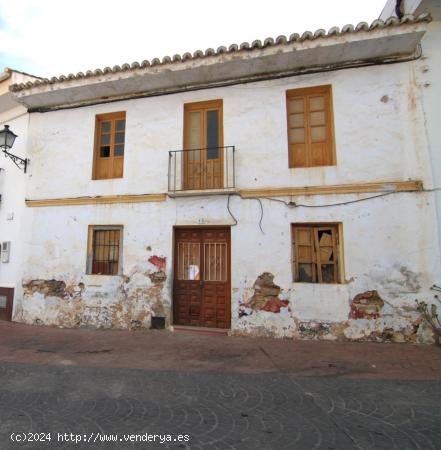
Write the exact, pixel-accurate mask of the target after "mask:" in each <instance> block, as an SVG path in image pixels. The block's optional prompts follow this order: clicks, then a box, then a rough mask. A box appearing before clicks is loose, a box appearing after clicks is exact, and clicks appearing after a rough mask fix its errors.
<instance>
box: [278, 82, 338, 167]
mask: <svg viewBox="0 0 441 450" xmlns="http://www.w3.org/2000/svg"><path fill="white" fill-rule="evenodd" d="M317 94H322V95H325V102H326V104H325V109H324V110H325V112H326V115H327V119H328V120H326V123H325V126H326V133H327V140H326V141H327V147H326V153H327V158H329V162H326V163H325V164H313V163H312V156H311V154H312V142H309V141H308V140H306V142H305V147H306V150H305V151H306V165H301V166H299V165H296V164H295V163H294V155H293V148H292V146H293V145H294V143H291V141H290V136H289V130H290V119H289V115H290V113H289V100H290V99H292V98H293V97H299V98H303V99H307V98H308V96H313V95H317ZM304 114H306V111H304ZM304 128H305V132H307V133H308V134H309V133H310V129H311V125H309V122H306V121H304ZM286 131H287V142H288V167H289V168H290V169H302V168H310V167H330V166H335V165H337V155H336V147H335V127H334V107H333V96H332V85H331V84H325V85H320V86H311V87H304V88H296V89H288V90H287V91H286Z"/></svg>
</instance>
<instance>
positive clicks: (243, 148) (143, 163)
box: [28, 64, 431, 198]
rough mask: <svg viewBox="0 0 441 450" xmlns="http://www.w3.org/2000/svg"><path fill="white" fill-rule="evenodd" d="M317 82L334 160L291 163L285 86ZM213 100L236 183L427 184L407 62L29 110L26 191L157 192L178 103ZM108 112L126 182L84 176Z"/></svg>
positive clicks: (175, 142)
mask: <svg viewBox="0 0 441 450" xmlns="http://www.w3.org/2000/svg"><path fill="white" fill-rule="evenodd" d="M322 84H332V88H333V104H334V121H335V134H336V148H337V165H336V166H333V167H321V168H306V169H289V168H288V164H287V161H288V154H287V151H288V150H287V148H288V144H287V132H286V104H285V103H286V100H285V93H286V90H287V89H293V88H301V87H306V86H313V85H322ZM217 98H221V99H223V102H224V144H225V145H235V146H236V175H237V180H236V181H237V186H238V187H239V188H257V187H268V186H307V185H322V184H339V183H354V182H368V181H388V180H407V179H421V180H422V181H424V182H425V183H427V184H430V183H431V179H430V170H429V169H428V161H427V155H426V153H425V152H424V151H418V152H416V151H414V148H419V149H423V148H425V145H426V144H425V138H424V132H422V130H423V120H422V113H421V106H420V104H419V100H418V87H417V84H416V80H415V74H414V70H413V65H412V64H393V65H387V66H375V67H369V68H364V69H351V70H341V71H335V72H329V73H324V74H315V75H308V76H300V77H293V78H290V79H283V80H278V81H273V82H261V83H255V84H247V85H241V86H232V87H228V88H219V89H210V90H205V91H195V92H188V93H183V94H174V95H168V96H161V97H153V98H146V99H138V100H129V101H122V102H116V103H110V104H105V105H99V106H91V107H85V108H77V109H70V110H62V111H56V112H48V113H42V114H37V113H35V114H32V116H31V124H32V135H31V138H30V151H31V153H32V155H33V160H34V164H33V165H32V174H33V178H32V180H33V181H32V182H31V183H30V188H29V191H28V196H29V197H30V198H58V197H74V196H78V195H110V194H128V193H131V194H135V193H136V194H140V193H152V192H165V191H166V190H167V170H168V150H180V149H182V146H183V131H182V128H183V106H184V104H185V103H188V102H193V101H202V100H210V99H217ZM382 99H383V101H382ZM112 111H126V112H127V121H126V148H125V161H124V178H123V179H117V180H92V179H91V174H92V159H93V141H94V124H95V115H96V114H101V113H106V112H112ZM380 161H381V163H380ZM66 165H68V166H69V167H70V168H71V169H72V170H68V171H66V170H63V169H64V168H65V167H66ZM268 165H270V166H271V169H272V170H268ZM60 173H62V177H60V176H57V174H60ZM274 173H276V174H277V177H275V176H274ZM47 174H54V176H47Z"/></svg>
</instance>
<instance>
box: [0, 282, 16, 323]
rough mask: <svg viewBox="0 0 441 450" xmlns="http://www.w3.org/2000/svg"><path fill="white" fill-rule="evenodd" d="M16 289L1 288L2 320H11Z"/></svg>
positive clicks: (0, 311)
mask: <svg viewBox="0 0 441 450" xmlns="http://www.w3.org/2000/svg"><path fill="white" fill-rule="evenodd" d="M13 299H14V288H4V287H0V320H9V321H10V320H11V318H12V302H13Z"/></svg>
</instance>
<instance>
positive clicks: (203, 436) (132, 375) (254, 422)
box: [0, 322, 441, 450]
mask: <svg viewBox="0 0 441 450" xmlns="http://www.w3.org/2000/svg"><path fill="white" fill-rule="evenodd" d="M0 338H1V342H2V349H1V351H0V361H1V363H0V448H1V449H2V450H3V449H10V448H11V449H16V448H26V449H34V448H85V449H87V448H103V449H104V448H106V449H110V448H115V449H123V448H133V449H139V448H184V449H185V448H190V449H239V450H242V449H274V450H281V449H313V448H318V449H338V450H340V449H375V450H378V449H399V450H404V449H438V448H441V408H440V405H441V382H440V378H441V377H440V373H441V372H439V371H438V372H437V370H438V369H439V366H440V360H441V352H440V351H439V349H438V348H436V347H433V346H410V345H397V344H390V345H388V344H349V343H322V342H296V341H274V340H270V339H246V338H234V337H227V336H216V335H215V336H213V335H204V334H197V335H195V333H191V334H185V333H168V332H137V333H130V332H114V331H88V330H60V329H54V328H43V327H42V328H39V327H29V326H22V325H18V324H10V323H9V324H6V323H4V322H3V323H0ZM105 342H106V343H107V344H106V345H104V343H105ZM161 342H162V344H161ZM126 346H132V347H133V352H132V354H131V355H130V358H132V360H133V361H132V362H133V364H130V360H129V359H127V357H124V353H125V352H126V351H127V350H126ZM259 348H260V349H259ZM198 349H199V353H198V352H197V350H198ZM222 349H223V352H222V351H221V350H222ZM161 352H163V353H164V358H162V360H161V357H160V353H161ZM302 354H303V355H305V357H303V358H302V361H300V358H301V355H302ZM14 355H15V357H14ZM26 355H27V356H26ZM31 355H34V357H33V358H32V357H31ZM142 355H144V356H142ZM242 355H243V357H242ZM283 355H284V356H283ZM306 355H308V356H306ZM405 355H407V356H406V359H405V358H404V356H405ZM57 358H58V359H57ZM111 358H114V360H112V359H111ZM198 358H199V359H198ZM296 358H298V360H297V361H296ZM412 358H418V361H415V363H416V364H415V365H412V364H411V363H409V362H407V359H409V361H410V360H411V359H412ZM14 359H15V360H14ZM252 359H254V362H255V364H254V365H253V364H252ZM117 360H119V364H117ZM135 360H137V361H138V363H137V364H135V363H134V361H135ZM203 360H205V365H202V361H203ZM361 360H364V361H365V369H363V367H362V366H361V365H360V364H361V363H360V361H361ZM350 361H353V365H352V366H351V365H350ZM306 365H308V367H309V369H308V367H306ZM368 365H369V366H370V370H368V368H367V367H368ZM131 366H133V367H131ZM372 366H375V367H372ZM394 367H395V368H397V369H399V370H397V372H393V370H394V369H393V368H394ZM398 372H400V375H401V376H398V375H396V374H395V373H398ZM14 432H15V433H17V432H33V433H52V441H51V442H50V443H45V444H40V445H38V444H36V443H35V442H32V443H27V444H17V443H12V442H11V440H10V435H11V433H14ZM57 433H60V434H64V433H74V434H78V435H85V436H89V435H90V433H94V435H96V433H103V434H104V433H105V434H113V435H115V434H118V435H119V436H120V437H121V436H123V434H144V433H150V434H171V435H174V436H176V435H179V434H188V435H189V437H190V441H189V442H188V443H183V442H171V443H164V444H159V443H156V444H153V443H151V444H148V443H139V442H138V443H134V442H133V443H130V442H116V443H99V442H97V443H95V444H93V443H84V442H78V443H77V444H75V443H71V442H70V443H66V442H57V441H56V438H55V440H54V437H56V435H57Z"/></svg>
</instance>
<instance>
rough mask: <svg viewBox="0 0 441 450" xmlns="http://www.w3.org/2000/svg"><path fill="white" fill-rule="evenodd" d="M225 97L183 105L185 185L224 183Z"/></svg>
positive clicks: (208, 186) (195, 187) (196, 187)
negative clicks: (223, 123) (223, 115)
mask: <svg viewBox="0 0 441 450" xmlns="http://www.w3.org/2000/svg"><path fill="white" fill-rule="evenodd" d="M222 134H223V130H222V100H214V101H210V102H199V103H189V104H187V105H185V108H184V164H183V170H184V174H183V175H184V176H183V179H184V189H185V190H199V189H220V188H222V187H223V181H224V180H223V149H222V148H220V147H222V146H223V136H222Z"/></svg>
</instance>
